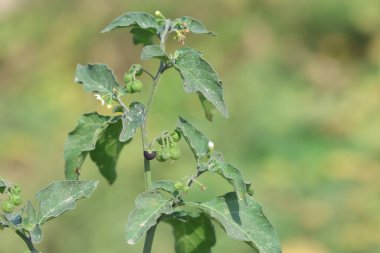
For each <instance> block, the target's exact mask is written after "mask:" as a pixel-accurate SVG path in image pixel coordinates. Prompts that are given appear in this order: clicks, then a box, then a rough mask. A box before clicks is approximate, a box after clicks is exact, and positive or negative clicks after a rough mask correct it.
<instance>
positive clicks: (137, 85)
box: [131, 80, 143, 92]
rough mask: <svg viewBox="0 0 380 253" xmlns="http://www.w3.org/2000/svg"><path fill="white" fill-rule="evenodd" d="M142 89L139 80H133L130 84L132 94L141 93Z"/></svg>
mask: <svg viewBox="0 0 380 253" xmlns="http://www.w3.org/2000/svg"><path fill="white" fill-rule="evenodd" d="M142 88H143V83H142V82H141V81H140V80H134V81H133V82H132V83H131V89H132V91H133V92H141V91H142Z"/></svg>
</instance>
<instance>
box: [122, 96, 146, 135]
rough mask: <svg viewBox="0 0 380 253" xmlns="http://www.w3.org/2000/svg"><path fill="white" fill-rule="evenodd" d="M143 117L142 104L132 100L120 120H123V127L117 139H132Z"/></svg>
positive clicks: (143, 109)
mask: <svg viewBox="0 0 380 253" xmlns="http://www.w3.org/2000/svg"><path fill="white" fill-rule="evenodd" d="M144 119H145V108H144V105H143V104H141V103H139V102H133V103H131V105H130V106H129V110H128V111H127V112H124V114H123V116H122V118H121V120H122V122H123V129H122V130H121V133H120V136H119V140H120V141H121V142H126V141H129V140H130V139H132V137H133V136H134V135H135V132H136V129H137V128H139V127H140V126H141V125H142V124H143V122H144Z"/></svg>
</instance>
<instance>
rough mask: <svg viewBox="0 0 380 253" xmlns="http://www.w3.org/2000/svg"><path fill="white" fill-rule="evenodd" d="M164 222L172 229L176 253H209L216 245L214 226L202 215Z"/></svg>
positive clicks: (174, 218)
mask: <svg viewBox="0 0 380 253" xmlns="http://www.w3.org/2000/svg"><path fill="white" fill-rule="evenodd" d="M165 221H166V222H168V223H169V224H171V225H172V227H173V233H174V237H175V252H176V253H210V252H211V248H212V247H213V246H214V245H215V243H216V238H215V231H214V226H213V225H212V223H211V221H210V219H209V218H208V217H207V216H205V215H203V214H201V215H199V216H197V217H192V216H183V217H180V219H178V218H176V217H173V218H170V219H167V220H165Z"/></svg>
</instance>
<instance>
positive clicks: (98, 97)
mask: <svg viewBox="0 0 380 253" xmlns="http://www.w3.org/2000/svg"><path fill="white" fill-rule="evenodd" d="M94 96H95V97H96V100H99V101H101V102H102V105H104V103H105V101H104V99H103V98H102V96H100V95H99V94H95V95H94Z"/></svg>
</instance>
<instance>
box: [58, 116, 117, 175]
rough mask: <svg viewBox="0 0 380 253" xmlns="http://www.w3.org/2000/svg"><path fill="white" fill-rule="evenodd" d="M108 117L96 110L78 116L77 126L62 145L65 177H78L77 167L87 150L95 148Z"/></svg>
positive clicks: (80, 164) (106, 124)
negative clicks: (63, 145)
mask: <svg viewBox="0 0 380 253" xmlns="http://www.w3.org/2000/svg"><path fill="white" fill-rule="evenodd" d="M109 119H110V117H107V116H102V115H99V114H98V113H96V112H93V113H88V114H84V115H83V116H82V117H80V119H79V121H78V125H77V127H76V128H75V129H74V130H73V131H71V132H70V133H69V135H68V137H67V140H66V142H65V147H64V159H65V177H66V179H70V180H74V179H78V176H79V169H80V167H81V166H82V164H83V162H84V159H85V158H86V156H87V154H88V152H89V151H91V150H93V149H95V144H96V142H97V140H98V139H99V138H100V137H101V134H102V131H103V130H104V129H105V128H106V127H107V126H108V120H109Z"/></svg>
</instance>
